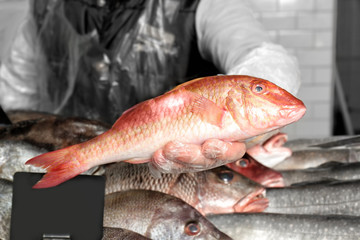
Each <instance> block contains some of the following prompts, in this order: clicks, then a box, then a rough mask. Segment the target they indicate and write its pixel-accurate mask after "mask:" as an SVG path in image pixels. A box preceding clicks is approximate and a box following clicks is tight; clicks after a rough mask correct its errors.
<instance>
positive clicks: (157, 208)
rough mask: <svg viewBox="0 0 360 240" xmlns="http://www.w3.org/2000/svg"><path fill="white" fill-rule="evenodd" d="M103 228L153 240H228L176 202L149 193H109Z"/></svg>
mask: <svg viewBox="0 0 360 240" xmlns="http://www.w3.org/2000/svg"><path fill="white" fill-rule="evenodd" d="M103 222H104V223H103V225H104V227H111V228H125V229H128V230H131V231H134V232H137V233H139V234H141V235H143V236H145V237H148V238H150V239H153V240H158V239H159V240H160V239H161V240H163V239H172V240H176V239H179V240H187V239H188V240H190V239H194V240H195V239H197V240H202V239H203V240H205V239H208V240H230V239H231V238H230V237H229V236H227V235H226V234H224V233H223V232H221V231H219V230H218V229H217V228H216V227H215V226H214V225H213V224H211V223H210V222H209V221H208V220H207V219H206V218H205V217H204V216H203V215H201V214H200V213H199V212H198V211H197V210H196V209H195V208H193V207H191V206H190V205H189V204H187V203H186V202H184V201H183V200H181V199H180V198H177V197H174V196H171V195H168V194H165V193H161V192H157V191H151V190H128V191H124V192H116V193H111V194H109V195H106V196H105V200H104V220H103Z"/></svg>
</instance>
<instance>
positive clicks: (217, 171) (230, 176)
mask: <svg viewBox="0 0 360 240" xmlns="http://www.w3.org/2000/svg"><path fill="white" fill-rule="evenodd" d="M203 173H204V174H205V177H204V181H203V182H202V183H201V184H199V190H198V194H199V196H198V198H199V200H200V202H199V207H198V208H197V209H201V211H202V213H203V214H205V215H206V214H221V213H233V212H247V211H248V210H250V209H252V211H257V212H262V211H263V210H265V208H267V206H268V201H267V199H265V198H264V194H265V189H264V187H263V186H261V185H260V184H258V183H256V182H254V181H251V180H250V179H248V178H246V177H244V176H242V175H241V174H239V173H237V172H235V171H233V170H231V169H229V168H227V167H225V166H222V167H217V168H214V169H210V170H207V171H204V172H203Z"/></svg>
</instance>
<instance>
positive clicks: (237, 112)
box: [225, 89, 248, 129]
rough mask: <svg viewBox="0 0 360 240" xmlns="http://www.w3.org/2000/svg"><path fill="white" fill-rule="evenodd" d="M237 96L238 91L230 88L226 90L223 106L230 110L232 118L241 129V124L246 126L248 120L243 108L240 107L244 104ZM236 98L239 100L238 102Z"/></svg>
mask: <svg viewBox="0 0 360 240" xmlns="http://www.w3.org/2000/svg"><path fill="white" fill-rule="evenodd" d="M238 96H239V93H238V92H237V91H236V90H234V89H231V90H230V91H229V92H228V96H227V97H226V100H225V107H226V109H227V110H228V111H229V112H230V114H231V116H232V118H233V119H234V121H235V122H236V124H237V125H238V126H239V127H240V129H241V128H242V126H246V124H247V121H248V120H247V118H246V116H245V110H243V109H242V108H241V107H242V106H243V105H244V104H243V103H242V102H241V101H242V99H241V98H239V97H238ZM238 100H240V102H239V101H238Z"/></svg>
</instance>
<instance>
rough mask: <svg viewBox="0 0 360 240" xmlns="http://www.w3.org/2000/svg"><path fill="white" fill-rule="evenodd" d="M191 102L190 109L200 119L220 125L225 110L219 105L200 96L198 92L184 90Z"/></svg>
mask: <svg viewBox="0 0 360 240" xmlns="http://www.w3.org/2000/svg"><path fill="white" fill-rule="evenodd" d="M184 91H185V92H186V94H188V95H189V96H190V97H191V99H192V102H193V105H192V109H191V111H192V112H193V113H194V114H196V115H198V116H200V118H201V120H203V121H205V122H208V123H210V124H212V125H215V126H218V127H222V125H223V118H224V116H225V112H226V110H225V109H223V108H221V107H219V106H218V105H216V103H214V102H213V101H211V100H209V99H207V98H206V97H203V96H201V95H200V94H197V93H194V92H191V91H187V90H184Z"/></svg>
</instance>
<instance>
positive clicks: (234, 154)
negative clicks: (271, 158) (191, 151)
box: [202, 139, 246, 163]
mask: <svg viewBox="0 0 360 240" xmlns="http://www.w3.org/2000/svg"><path fill="white" fill-rule="evenodd" d="M245 152H246V146H245V144H244V143H241V142H226V141H222V140H219V139H209V140H207V141H205V142H204V144H203V145H202V153H203V155H204V156H205V157H206V158H208V159H216V160H217V161H223V162H224V163H228V162H233V161H235V160H237V159H240V158H242V157H243V156H244V154H245Z"/></svg>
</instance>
